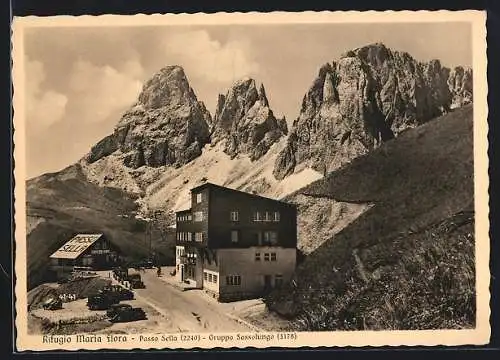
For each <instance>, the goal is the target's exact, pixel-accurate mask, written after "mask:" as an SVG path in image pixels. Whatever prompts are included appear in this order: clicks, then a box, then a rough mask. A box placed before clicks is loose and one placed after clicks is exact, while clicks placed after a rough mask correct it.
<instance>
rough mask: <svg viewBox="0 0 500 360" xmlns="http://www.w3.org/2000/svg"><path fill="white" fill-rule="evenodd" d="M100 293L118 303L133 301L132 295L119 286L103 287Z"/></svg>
mask: <svg viewBox="0 0 500 360" xmlns="http://www.w3.org/2000/svg"><path fill="white" fill-rule="evenodd" d="M100 293H101V294H105V295H107V296H110V297H112V298H115V299H117V300H118V301H122V300H133V299H134V293H133V292H132V291H130V290H128V289H125V288H124V287H122V286H120V285H110V286H105V287H104V288H103V289H102V290H101V291H100Z"/></svg>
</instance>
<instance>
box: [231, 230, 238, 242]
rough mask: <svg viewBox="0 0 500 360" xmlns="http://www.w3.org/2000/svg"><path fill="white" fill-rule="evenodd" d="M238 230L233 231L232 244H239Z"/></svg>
mask: <svg viewBox="0 0 500 360" xmlns="http://www.w3.org/2000/svg"><path fill="white" fill-rule="evenodd" d="M238 235H239V234H238V230H231V242H233V243H237V242H238V237H239V236H238Z"/></svg>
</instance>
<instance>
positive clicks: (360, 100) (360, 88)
mask: <svg viewBox="0 0 500 360" xmlns="http://www.w3.org/2000/svg"><path fill="white" fill-rule="evenodd" d="M467 74H469V73H467V72H466V71H462V72H461V71H460V69H459V68H457V69H455V70H454V71H452V72H450V70H449V69H448V68H446V67H443V66H442V65H441V63H440V62H439V61H438V60H432V61H430V62H428V63H421V62H418V61H417V60H415V59H414V58H412V57H411V56H410V55H409V54H408V53H404V52H398V51H392V50H390V49H388V48H387V47H385V46H384V45H383V44H380V43H377V44H371V45H368V46H365V47H362V48H358V49H355V50H352V51H349V52H347V53H345V54H343V55H342V56H341V57H340V59H339V60H338V61H335V62H332V63H327V64H325V65H323V66H322V67H321V68H320V70H319V73H318V76H317V77H316V79H314V81H313V84H312V85H311V87H310V88H309V90H308V91H307V93H306V94H305V96H304V99H303V101H302V107H301V111H300V114H299V117H298V118H297V119H296V120H295V121H294V124H293V127H292V129H291V134H290V136H289V139H288V145H287V147H286V148H285V149H284V150H283V151H282V152H281V153H280V154H279V156H278V158H277V160H276V165H275V169H274V176H275V177H276V178H277V179H283V178H284V177H285V176H287V175H289V174H291V173H293V171H294V169H295V167H296V166H297V165H299V164H301V163H304V164H306V165H307V166H310V167H312V168H313V169H315V170H317V171H321V172H324V173H326V172H330V171H333V170H335V169H337V168H339V167H340V166H342V165H343V164H344V163H346V162H349V161H350V160H352V159H353V158H355V157H358V156H360V155H363V154H365V153H366V152H368V151H370V150H372V149H374V148H376V147H377V146H379V145H380V144H381V143H382V142H384V141H387V140H390V139H392V138H394V137H395V136H397V135H398V134H399V133H400V132H402V131H404V130H406V129H408V128H412V127H416V126H418V125H420V124H422V123H425V122H426V121H428V120H430V119H432V118H434V117H437V116H439V115H442V114H443V113H446V112H448V111H450V108H451V107H452V102H453V101H455V102H457V103H460V104H464V103H465V101H467V99H468V92H469V90H470V91H471V88H470V87H469V86H468V85H467V84H468V81H467V76H468V75H467ZM470 77H472V75H471V74H470ZM452 78H453V80H451V79H452ZM450 84H451V85H450ZM462 99H465V100H464V101H462Z"/></svg>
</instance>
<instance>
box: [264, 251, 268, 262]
mask: <svg viewBox="0 0 500 360" xmlns="http://www.w3.org/2000/svg"><path fill="white" fill-rule="evenodd" d="M264 261H269V253H265V254H264Z"/></svg>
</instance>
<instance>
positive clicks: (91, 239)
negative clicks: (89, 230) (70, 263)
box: [50, 234, 103, 259]
mask: <svg viewBox="0 0 500 360" xmlns="http://www.w3.org/2000/svg"><path fill="white" fill-rule="evenodd" d="M102 236H103V234H78V235H76V236H75V237H73V238H72V239H71V240H69V241H68V242H67V243H66V244H64V245H63V246H61V247H60V248H59V249H58V250H57V251H56V252H55V253H53V254H52V255H50V257H51V258H52V259H76V258H78V257H79V256H80V255H81V254H82V253H83V252H84V251H85V250H87V249H88V248H89V247H90V246H91V245H92V244H93V243H95V242H96V241H97V240H99V239H100V238H101V237H102Z"/></svg>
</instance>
